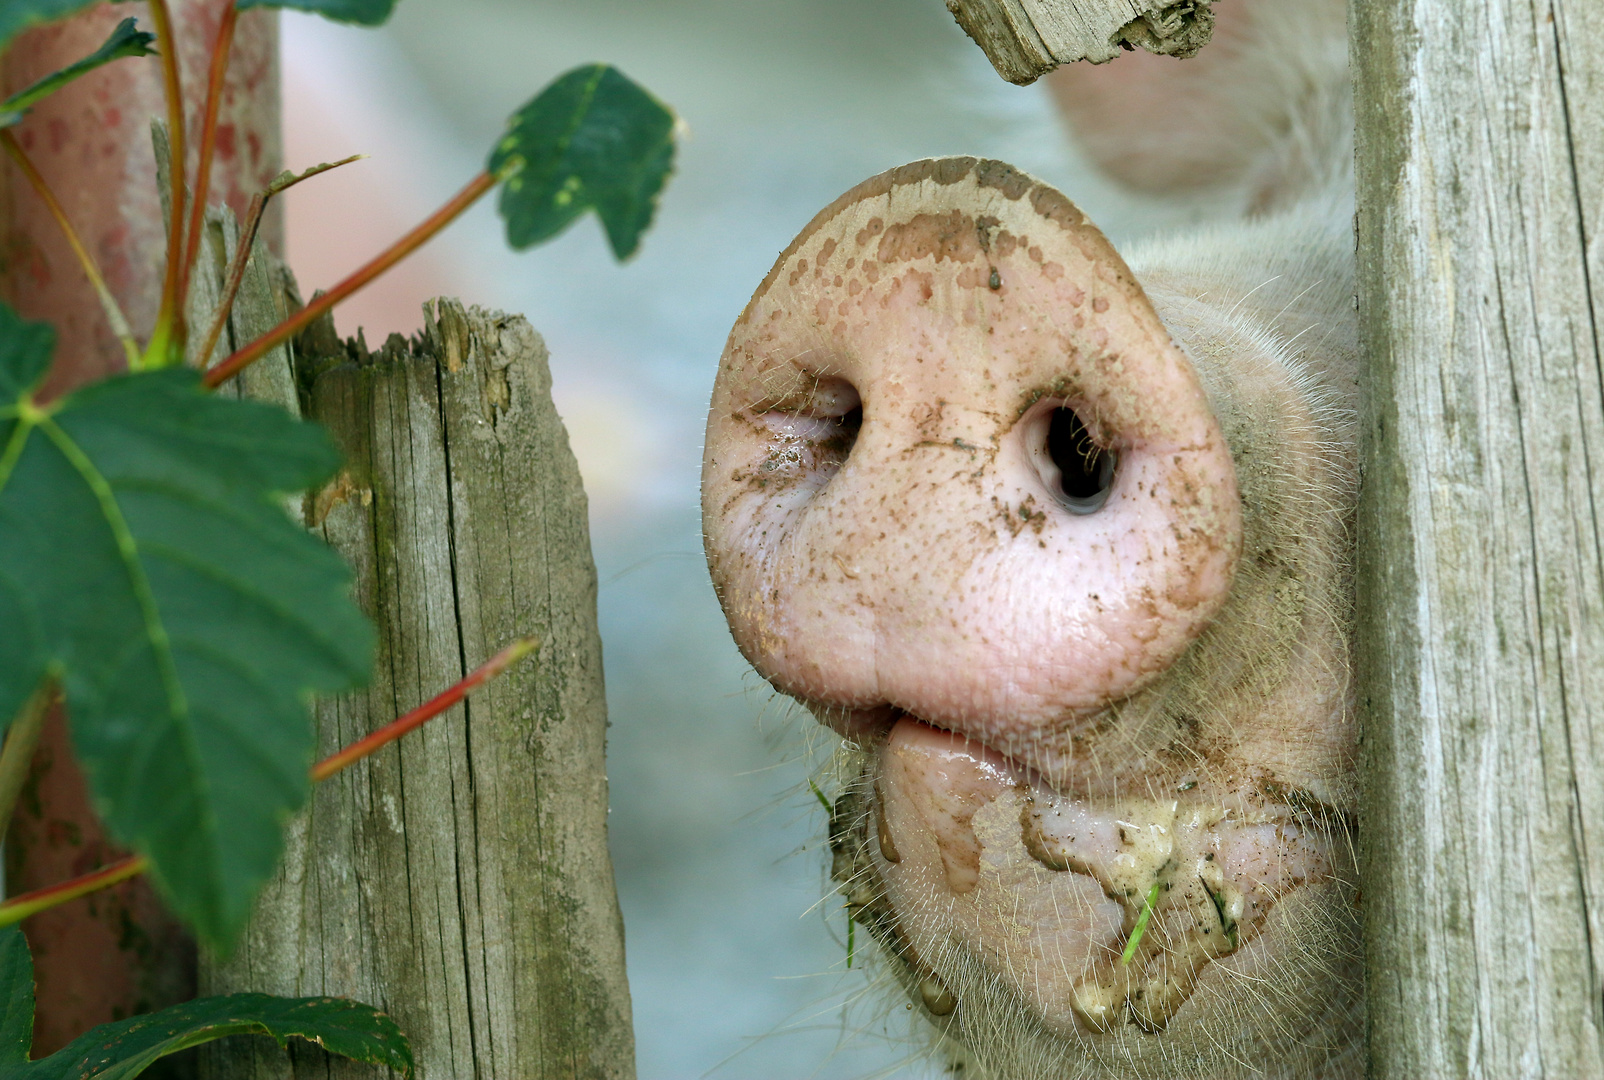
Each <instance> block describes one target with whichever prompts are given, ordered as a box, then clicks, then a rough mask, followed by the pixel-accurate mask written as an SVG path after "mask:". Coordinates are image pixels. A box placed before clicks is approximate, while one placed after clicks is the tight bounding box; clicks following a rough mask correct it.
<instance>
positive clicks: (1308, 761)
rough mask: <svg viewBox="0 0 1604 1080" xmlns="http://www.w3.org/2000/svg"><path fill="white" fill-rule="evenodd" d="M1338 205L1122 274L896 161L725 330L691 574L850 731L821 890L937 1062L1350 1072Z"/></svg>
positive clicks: (761, 655) (939, 164) (808, 701)
mask: <svg viewBox="0 0 1604 1080" xmlns="http://www.w3.org/2000/svg"><path fill="white" fill-rule="evenodd" d="M1348 221H1349V213H1348V204H1347V203H1346V202H1345V201H1344V200H1343V199H1342V198H1341V197H1340V195H1339V196H1335V197H1331V196H1322V197H1316V198H1315V199H1313V200H1312V201H1307V202H1304V203H1301V204H1299V205H1298V207H1297V210H1296V212H1293V213H1285V214H1281V215H1278V216H1275V217H1270V218H1264V219H1261V220H1258V221H1255V222H1251V223H1244V224H1239V225H1236V226H1234V227H1232V228H1230V229H1224V230H1216V231H1213V232H1209V233H1205V234H1196V235H1192V236H1190V237H1185V238H1177V239H1175V240H1172V241H1168V242H1164V243H1159V244H1153V245H1149V246H1148V247H1146V248H1144V249H1141V250H1138V251H1135V252H1133V253H1132V259H1131V261H1130V263H1129V264H1128V263H1127V261H1126V260H1124V259H1122V258H1121V257H1120V255H1119V254H1118V253H1116V252H1115V251H1114V249H1113V248H1112V246H1110V244H1109V243H1108V241H1107V240H1106V239H1105V238H1104V237H1103V235H1102V234H1101V233H1100V232H1099V231H1098V230H1097V229H1096V228H1095V227H1094V226H1093V225H1092V224H1091V223H1089V222H1088V221H1087V220H1086V219H1085V218H1084V216H1083V215H1082V214H1081V213H1080V212H1079V211H1078V210H1077V209H1076V208H1075V206H1074V205H1073V204H1072V203H1071V202H1070V201H1069V200H1068V199H1067V198H1065V197H1064V196H1063V195H1062V194H1060V193H1059V192H1057V191H1055V190H1053V189H1052V188H1051V187H1048V186H1047V185H1045V184H1042V183H1040V182H1038V181H1036V180H1034V179H1032V178H1031V177H1029V176H1026V175H1024V174H1022V173H1020V172H1018V171H1016V170H1014V169H1012V168H1011V167H1009V166H1007V165H1005V164H1002V163H1000V162H994V161H984V160H977V159H974V158H947V159H940V160H934V161H922V162H916V163H914V164H911V165H907V166H903V167H902V168H899V169H894V170H892V171H890V172H888V173H885V174H882V175H881V176H878V177H875V178H873V179H871V180H868V181H866V182H864V183H863V184H860V185H859V186H858V187H856V188H854V189H853V190H851V191H849V192H847V193H846V194H845V195H843V196H842V197H841V198H840V199H838V200H837V201H836V202H835V203H834V204H832V205H831V206H829V207H827V208H826V209H825V210H824V211H822V212H821V213H820V214H819V215H818V216H817V217H816V218H815V219H814V221H813V222H812V223H811V224H810V225H809V226H808V227H807V228H806V229H805V230H804V231H803V232H802V234H801V235H800V236H798V237H797V239H796V240H795V241H794V242H793V243H792V244H791V246H790V247H789V248H788V249H787V250H786V251H785V252H784V253H782V254H781V256H780V258H779V261H778V262H777V263H776V264H775V266H774V268H773V270H771V271H770V273H769V275H768V277H767V278H766V279H765V280H764V282H763V284H762V285H761V286H760V287H759V289H758V291H757V293H756V295H755V296H754V297H753V298H752V301H751V303H750V304H749V305H748V306H747V308H746V310H745V311H744V312H743V313H742V315H741V317H740V320H739V321H738V322H737V324H736V326H735V329H734V331H733V332H732V333H731V336H730V339H729V343H728V346H727V347H726V350H725V353H724V356H723V359H722V361H721V366H720V373H719V378H718V382H717V385H716V387H715V390H714V395H713V402H712V409H711V415H710V419H709V424H708V434H707V443H706V456H705V461H704V474H703V475H704V487H703V513H704V521H705V532H706V539H707V552H708V562H709V567H710V569H711V572H712V577H713V581H714V584H715V586H716V588H717V589H718V593H719V597H720V600H721V602H722V603H723V605H724V610H725V612H726V614H727V616H728V619H729V623H730V627H731V631H732V633H733V635H734V637H735V640H736V642H737V644H738V645H739V646H740V648H741V649H742V651H743V652H744V653H745V655H746V656H747V658H748V659H749V660H750V661H751V662H752V664H753V665H754V667H756V668H757V670H758V671H759V672H760V673H762V674H763V675H764V676H765V677H766V678H767V679H768V680H769V681H770V682H771V683H772V684H773V685H774V686H775V687H776V688H778V689H779V690H781V691H782V692H784V693H786V694H789V695H791V696H793V697H795V698H796V699H798V700H799V701H801V702H802V703H804V704H805V705H806V706H807V707H808V708H809V709H811V710H812V711H813V712H814V714H815V715H816V716H817V717H818V718H819V719H820V720H821V721H822V722H824V723H826V724H828V725H830V726H831V727H833V728H834V729H835V730H837V731H838V732H839V733H840V734H841V735H842V736H843V737H844V741H845V747H846V750H845V751H844V754H845V757H844V759H843V765H842V770H843V771H842V777H843V785H842V788H843V790H842V794H841V795H840V797H839V799H838V800H837V801H836V803H835V808H834V812H833V815H832V821H831V845H832V848H833V850H834V855H835V860H834V866H833V873H834V876H835V878H836V880H837V881H838V882H839V883H840V885H841V888H842V891H843V892H844V893H845V894H846V896H847V898H848V902H849V905H850V906H851V907H852V909H853V911H854V915H855V917H856V918H857V919H858V921H859V922H861V923H863V924H864V925H865V926H867V927H868V928H869V929H870V930H871V931H872V932H873V933H874V935H875V937H876V938H877V940H878V941H879V942H880V943H881V944H882V945H883V946H884V952H885V954H886V956H887V958H888V959H887V963H888V964H889V966H890V967H891V969H892V972H893V973H894V974H895V976H896V977H897V978H898V979H899V980H900V981H901V982H902V983H903V984H904V986H905V987H906V989H907V990H908V992H909V994H910V997H911V998H912V1000H913V1001H914V1002H915V1003H916V1004H917V1007H918V1008H920V1009H922V1010H923V1012H924V1013H925V1015H926V1016H927V1017H928V1018H929V1019H930V1021H931V1023H932V1026H933V1028H934V1030H935V1031H936V1032H937V1038H938V1041H940V1042H941V1043H942V1045H943V1047H944V1049H945V1051H946V1053H947V1054H948V1055H949V1057H950V1058H951V1059H952V1060H953V1061H954V1063H957V1064H961V1065H962V1066H963V1067H964V1068H965V1069H967V1070H968V1071H967V1072H966V1073H965V1075H977V1076H983V1077H997V1078H1009V1080H1016V1078H1017V1080H1027V1078H1031V1080H1034V1078H1042V1080H1046V1078H1059V1077H1080V1076H1088V1077H1089V1076H1111V1077H1112V1076H1120V1077H1131V1076H1138V1077H1171V1076H1220V1077H1224V1076H1236V1075H1252V1076H1265V1075H1269V1076H1288V1077H1314V1076H1329V1077H1337V1076H1345V1075H1352V1074H1356V1073H1357V1070H1358V1068H1359V1059H1358V1056H1357V1053H1356V1051H1357V1046H1358V1039H1359V1033H1358V1027H1359V1009H1358V1004H1359V974H1358V959H1357V957H1358V942H1357V930H1356V927H1357V911H1356V907H1355V905H1356V898H1355V886H1354V869H1353V855H1352V849H1351V819H1352V815H1353V812H1354V808H1355V807H1354V802H1355V791H1354V777H1353V770H1354V764H1355V762H1354V757H1355V733H1354V727H1353V710H1352V688H1351V685H1350V679H1349V670H1348V659H1347V656H1348V642H1347V635H1348V629H1349V625H1350V610H1351V577H1350V569H1349V557H1350V549H1351V538H1350V528H1351V517H1352V506H1353V500H1354V493H1355V486H1356V483H1355V475H1356V470H1355V462H1354V459H1353V453H1354V434H1353V430H1352V424H1353V421H1352V410H1353V394H1354V385H1355V383H1354V357H1355V344H1354V337H1355V328H1354V318H1353V312H1352V308H1351V297H1352V293H1353V288H1352V266H1351V263H1352V256H1351V251H1350V241H1349V235H1350V234H1349V231H1348V230H1349V225H1348Z"/></svg>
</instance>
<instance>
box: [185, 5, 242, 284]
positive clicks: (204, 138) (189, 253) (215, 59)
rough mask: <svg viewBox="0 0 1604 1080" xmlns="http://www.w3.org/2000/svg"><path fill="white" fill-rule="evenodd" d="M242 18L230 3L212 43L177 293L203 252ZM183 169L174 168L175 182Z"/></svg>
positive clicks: (192, 271)
mask: <svg viewBox="0 0 1604 1080" xmlns="http://www.w3.org/2000/svg"><path fill="white" fill-rule="evenodd" d="M238 21H239V8H237V7H235V6H234V5H233V3H229V4H228V5H226V6H225V7H224V8H223V21H222V22H221V23H219V24H218V27H217V43H216V44H215V45H213V46H212V70H211V77H210V79H208V80H207V83H206V112H205V114H204V119H203V120H202V123H201V141H200V163H199V164H198V165H197V166H196V167H195V205H194V207H193V208H192V209H191V211H190V215H189V237H188V240H187V242H186V245H185V250H184V261H183V262H182V263H181V264H180V267H181V269H180V271H179V276H178V295H179V296H180V297H186V296H188V295H189V278H190V275H191V274H193V273H194V272H195V260H196V258H198V257H199V255H200V238H201V230H202V227H203V226H204V225H205V224H206V196H207V193H208V192H209V191H211V187H212V157H213V155H215V154H216V153H217V113H218V110H219V109H221V108H222V105H223V78H224V76H226V75H227V74H228V54H229V51H230V50H231V49H233V47H234V24H235V23H237V22H238ZM181 175H182V171H181V170H179V169H175V170H174V171H173V176H174V177H175V179H174V180H173V185H174V186H175V187H176V186H177V185H178V183H179V181H178V180H177V179H176V178H177V177H179V176H181Z"/></svg>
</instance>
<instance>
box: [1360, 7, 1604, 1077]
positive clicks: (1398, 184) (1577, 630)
mask: <svg viewBox="0 0 1604 1080" xmlns="http://www.w3.org/2000/svg"><path fill="white" fill-rule="evenodd" d="M1350 10H1351V21H1350V28H1351V43H1352V56H1353V62H1354V86H1355V91H1356V99H1357V116H1358V173H1359V176H1358V180H1359V184H1358V207H1359V213H1358V245H1359V287H1360V294H1359V297H1358V301H1359V309H1360V319H1361V327H1362V330H1361V340H1362V342H1363V345H1364V349H1365V352H1366V357H1367V361H1366V363H1367V369H1368V385H1367V386H1366V387H1365V393H1366V398H1367V401H1368V405H1367V414H1366V417H1365V422H1364V424H1363V428H1362V432H1363V434H1362V440H1363V447H1362V451H1363V460H1364V462H1365V472H1364V476H1363V495H1362V505H1361V519H1360V530H1359V536H1360V552H1359V555H1360V597H1359V599H1360V608H1359V610H1360V621H1359V626H1358V631H1357V633H1356V635H1355V640H1356V642H1357V644H1358V648H1359V665H1360V667H1359V671H1358V686H1359V692H1360V695H1361V705H1362V707H1363V709H1364V712H1365V724H1366V727H1365V744H1364V751H1365V765H1364V768H1365V773H1366V776H1365V779H1366V793H1365V802H1364V809H1365V813H1364V819H1363V822H1362V826H1361V831H1360V837H1361V843H1362V854H1361V859H1362V874H1363V889H1364V917H1365V933H1366V957H1367V997H1368V1002H1369V1006H1368V1008H1369V1024H1368V1032H1369V1055H1370V1074H1371V1075H1372V1076H1375V1077H1378V1078H1388V1077H1399V1078H1405V1077H1407V1078H1411V1080H1413V1078H1417V1077H1430V1078H1432V1080H1452V1078H1456V1077H1487V1078H1489V1080H1509V1078H1516V1077H1553V1078H1555V1080H1559V1078H1572V1077H1583V1076H1604V998H1601V990H1604V534H1601V531H1600V530H1601V519H1600V511H1601V509H1604V366H1601V365H1604V354H1601V345H1604V339H1601V333H1600V320H1601V316H1604V303H1601V301H1604V293H1601V292H1600V289H1601V288H1604V231H1601V229H1604V6H1601V5H1599V4H1597V3H1594V2H1589V0H1581V2H1566V0H1547V2H1542V3H1530V2H1526V3H1515V2H1511V0H1376V2H1372V0H1356V2H1355V3H1353V4H1352V5H1351V8H1350Z"/></svg>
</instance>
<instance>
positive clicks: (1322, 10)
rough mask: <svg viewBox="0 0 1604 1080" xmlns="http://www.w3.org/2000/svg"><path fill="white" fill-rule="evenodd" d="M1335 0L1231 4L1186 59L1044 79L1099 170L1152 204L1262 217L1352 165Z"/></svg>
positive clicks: (1131, 58) (1135, 56)
mask: <svg viewBox="0 0 1604 1080" xmlns="http://www.w3.org/2000/svg"><path fill="white" fill-rule="evenodd" d="M1346 9H1347V5H1346V3H1345V2H1344V0H1233V2H1232V3H1229V4H1220V5H1219V6H1218V7H1216V8H1215V9H1214V10H1215V12H1216V23H1215V29H1214V39H1213V40H1212V41H1211V42H1210V43H1209V44H1208V45H1207V46H1205V47H1204V48H1203V50H1202V51H1201V52H1200V53H1198V54H1197V55H1196V56H1195V57H1191V58H1189V59H1184V60H1182V59H1176V58H1174V57H1169V56H1154V55H1152V54H1150V53H1146V52H1134V53H1128V54H1126V55H1124V56H1120V57H1118V58H1116V59H1115V60H1114V61H1112V62H1111V63H1108V64H1103V65H1100V66H1093V65H1091V64H1086V63H1076V64H1067V65H1065V66H1063V67H1060V68H1058V69H1057V70H1055V71H1053V72H1052V73H1051V74H1049V75H1048V76H1047V77H1046V80H1045V81H1046V83H1047V85H1048V88H1049V89H1050V90H1051V91H1052V94H1053V96H1054V98H1055V99H1056V100H1057V103H1058V106H1059V109H1060V111H1061V112H1062V113H1063V114H1064V116H1065V118H1066V119H1067V120H1068V122H1069V126H1070V128H1071V130H1072V131H1073V132H1074V134H1075V136H1076V138H1077V141H1078V142H1079V143H1080V144H1081V146H1082V147H1083V149H1084V150H1085V151H1086V152H1087V153H1088V155H1089V156H1090V157H1091V158H1092V160H1093V161H1095V162H1096V163H1097V164H1098V165H1099V166H1100V167H1101V168H1103V169H1104V170H1105V171H1107V172H1109V173H1110V174H1112V175H1113V176H1114V177H1115V178H1116V179H1118V180H1120V181H1122V182H1124V183H1126V184H1128V185H1130V186H1132V187H1134V188H1136V189H1137V190H1140V191H1143V192H1147V193H1150V194H1157V195H1181V194H1201V193H1215V194H1221V195H1224V196H1226V197H1227V198H1228V199H1230V200H1231V201H1236V202H1238V203H1239V206H1240V208H1241V209H1243V210H1246V211H1250V212H1254V211H1264V210H1269V209H1272V208H1275V207H1278V206H1282V205H1286V204H1287V203H1290V202H1292V201H1295V200H1296V199H1297V198H1298V197H1299V196H1302V195H1305V194H1308V193H1310V192H1311V191H1312V190H1317V189H1319V188H1322V187H1324V186H1326V185H1329V184H1332V183H1336V182H1339V181H1340V180H1342V179H1343V178H1344V177H1345V176H1346V175H1347V172H1348V170H1350V169H1351V167H1352V164H1351V163H1352V135H1351V129H1352V119H1351V117H1352V105H1351V103H1350V95H1349V89H1348V58H1347V34H1346V30H1345V20H1346Z"/></svg>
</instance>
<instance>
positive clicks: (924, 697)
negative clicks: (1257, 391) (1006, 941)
mask: <svg viewBox="0 0 1604 1080" xmlns="http://www.w3.org/2000/svg"><path fill="white" fill-rule="evenodd" d="M959 160H960V161H967V160H968V159H959ZM988 167H990V165H989V163H984V162H980V163H976V162H973V161H969V162H968V165H967V166H966V168H967V171H963V170H961V169H959V168H958V167H956V166H953V165H952V164H951V160H950V159H949V160H948V161H946V162H933V163H920V165H919V166H909V167H905V169H904V170H897V171H894V173H892V174H887V176H886V177H880V178H876V180H874V181H870V182H868V183H867V184H865V185H862V186H860V188H859V189H856V192H855V193H853V192H849V193H848V195H847V196H844V197H843V199H842V200H841V201H839V202H838V203H837V204H836V205H835V206H834V207H832V208H830V209H828V210H826V211H825V212H824V214H821V215H820V218H819V219H817V220H816V221H815V222H814V224H813V225H812V226H810V228H809V230H808V231H806V232H804V233H803V235H802V236H801V237H799V238H798V240H797V241H796V243H794V244H793V245H792V248H791V249H790V250H789V251H787V252H786V253H785V254H784V255H782V256H781V260H780V262H779V263H778V264H777V265H776V267H775V270H774V271H772V272H771V273H770V275H769V278H768V280H767V281H766V282H765V285H764V287H763V288H762V289H760V290H759V292H758V294H757V295H756V296H755V297H754V298H753V301H752V303H751V304H750V305H749V306H748V308H747V311H746V313H745V314H744V315H743V317H742V320H741V322H740V323H738V324H737V326H736V329H735V331H734V332H733V333H732V335H731V338H730V344H729V347H728V348H727V350H726V353H725V357H724V360H723V363H722V365H721V371H720V377H719V383H718V386H717V387H716V389H715V393H714V402H713V410H712V414H711V418H710V420H709V427H708V442H707V451H706V461H705V468H704V522H705V529H706V534H707V546H708V557H709V564H710V568H711V570H712V573H713V577H714V582H715V585H716V586H717V587H718V589H719V595H720V598H721V601H722V602H723V604H724V606H725V611H726V614H727V615H728V616H729V620H730V624H731V628H732V631H733V633H734V634H735V637H736V641H737V643H738V644H739V645H740V646H741V648H742V650H743V651H744V652H745V654H746V656H747V657H748V659H750V660H751V661H752V663H753V665H754V666H755V667H756V668H757V669H758V671H759V672H761V673H762V674H763V675H764V676H765V677H767V678H768V679H769V680H770V681H771V682H773V683H774V684H775V685H776V686H777V687H778V688H779V689H781V690H783V691H785V692H787V693H789V694H792V695H794V696H796V697H799V698H801V699H803V700H804V701H806V702H808V703H810V704H812V705H814V706H815V707H819V708H821V709H822V710H824V711H826V712H829V711H834V712H836V713H837V714H839V715H840V716H842V717H846V718H851V717H862V716H866V715H867V716H894V715H896V714H898V713H909V714H912V715H914V716H916V717H918V718H919V719H921V720H923V721H925V722H926V723H929V724H932V725H935V726H938V727H943V728H947V729H950V730H954V731H958V732H962V733H964V734H968V735H972V736H974V737H977V738H980V739H982V740H983V741H986V742H988V743H990V744H992V745H994V746H999V747H1007V746H1010V745H1015V744H1018V743H1020V742H1021V741H1024V742H1028V741H1030V740H1032V739H1036V738H1039V737H1040V736H1041V734H1042V733H1043V732H1044V731H1060V730H1063V729H1065V728H1066V727H1069V726H1073V725H1074V724H1075V723H1076V722H1077V721H1079V720H1081V719H1084V718H1086V717H1089V716H1091V715H1092V714H1094V713H1096V712H1098V711H1099V710H1101V709H1103V708H1104V707H1105V706H1107V705H1108V704H1109V703H1110V702H1112V701H1115V700H1118V699H1119V698H1121V697H1123V696H1126V695H1128V694H1130V693H1132V692H1134V691H1135V690H1137V689H1139V688H1140V687H1141V686H1143V685H1145V684H1146V683H1147V682H1148V681H1150V680H1151V679H1152V678H1154V677H1155V676H1156V675H1158V674H1159V673H1161V672H1162V671H1164V670H1165V669H1167V668H1168V667H1169V666H1170V665H1171V664H1173V663H1174V662H1175V660H1176V659H1177V658H1178V657H1179V656H1180V655H1181V654H1182V652H1184V650H1185V649H1186V648H1187V646H1188V645H1189V644H1190V643H1191V642H1192V641H1193V640H1194V639H1195V638H1196V637H1197V635H1198V634H1199V633H1200V632H1201V631H1202V629H1203V627H1204V626H1206V625H1207V623H1208V621H1209V619H1210V618H1211V617H1212V616H1213V615H1214V613H1215V612H1216V611H1217V610H1218V609H1219V607H1220V605H1221V604H1222V603H1223V602H1224V600H1225V597H1226V595H1227V593H1228V592H1229V590H1230V585H1231V579H1232V573H1233V570H1234V567H1235V564H1236V560H1237V557H1238V555H1239V552H1240V547H1241V508H1240V504H1239V500H1238V497H1237V492H1236V484H1235V473H1234V470H1233V467H1232V462H1231V456H1230V453H1229V450H1228V448H1227V446H1226V444H1225V440H1224V438H1223V436H1222V435H1221V432H1220V429H1219V426H1218V424H1217V423H1216V421H1215V418H1214V416H1213V414H1212V412H1211V410H1210V408H1209V404H1208V400H1207V398H1206V396H1205V394H1204V392H1203V390H1202V388H1201V386H1200V385H1199V382H1198V379H1197V376H1196V373H1195V372H1194V371H1193V369H1192V366H1191V364H1190V362H1189V361H1188V359H1187V358H1186V356H1185V355H1184V353H1182V351H1181V350H1180V349H1179V347H1177V346H1176V345H1175V344H1174V343H1173V341H1172V340H1171V339H1170V336H1169V335H1168V333H1167V332H1166V331H1165V330H1164V327H1163V326H1162V324H1161V323H1160V322H1159V320H1158V317H1157V315H1156V314H1155V313H1154V312H1153V309H1152V306H1151V304H1149V303H1148V301H1147V298H1146V296H1145V295H1144V294H1143V293H1142V291H1141V289H1140V287H1139V286H1137V285H1136V283H1135V281H1134V279H1133V278H1132V277H1131V275H1130V273H1129V271H1128V270H1127V269H1126V268H1125V266H1124V263H1123V262H1122V261H1121V260H1120V259H1119V256H1118V255H1117V254H1115V253H1114V251H1113V249H1112V248H1111V247H1110V246H1109V245H1108V243H1107V241H1106V240H1105V239H1104V238H1103V237H1102V235H1101V234H1100V233H1098V232H1097V230H1096V229H1095V228H1093V227H1092V226H1091V225H1089V224H1088V223H1086V222H1085V220H1084V219H1083V218H1082V217H1081V216H1080V215H1079V213H1078V211H1076V210H1075V209H1074V208H1073V206H1071V205H1070V204H1069V203H1068V201H1067V200H1064V199H1063V197H1062V196H1060V195H1058V194H1057V193H1056V192H1053V191H1052V190H1051V189H1049V188H1045V187H1044V186H1042V185H1039V184H1036V183H1035V182H1034V181H1029V180H1028V178H1022V177H1020V174H1017V173H1012V172H1011V171H1010V172H1009V174H1008V175H1004V176H999V175H998V174H997V173H996V172H995V171H992V172H988V171H987V170H988ZM943 169H946V170H947V171H946V172H943V171H942V170H943ZM899 174H900V175H899ZM955 174H958V175H956V178H953V177H954V175H955Z"/></svg>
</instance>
